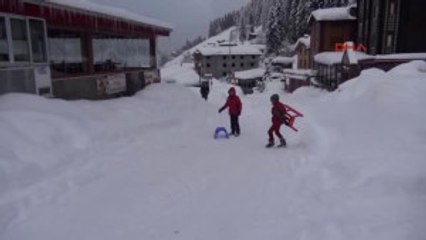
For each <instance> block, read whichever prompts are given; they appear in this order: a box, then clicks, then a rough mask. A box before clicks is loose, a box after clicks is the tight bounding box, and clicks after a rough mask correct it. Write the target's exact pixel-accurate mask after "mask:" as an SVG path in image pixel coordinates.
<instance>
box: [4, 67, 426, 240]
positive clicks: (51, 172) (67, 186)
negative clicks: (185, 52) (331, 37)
mask: <svg viewBox="0 0 426 240" xmlns="http://www.w3.org/2000/svg"><path fill="white" fill-rule="evenodd" d="M169 67H170V65H169ZM175 67H176V69H175V70H176V71H177V69H180V71H181V73H180V74H182V75H186V76H194V75H193V74H192V73H191V72H188V71H193V70H191V68H190V67H189V66H185V65H184V66H182V67H181V66H179V68H178V67H177V66H175ZM178 72H179V71H177V73H178ZM425 80H426V63H425V62H413V63H410V64H406V65H402V66H399V67H397V68H396V69H394V70H392V71H390V72H388V73H385V72H382V71H380V70H377V69H371V70H367V71H364V72H363V73H362V75H361V76H360V77H359V78H358V79H355V80H351V81H349V82H347V83H345V84H344V85H342V86H341V87H340V88H339V89H338V90H337V91H336V92H333V93H327V92H322V91H320V90H317V89H311V88H302V89H300V90H298V91H296V92H295V93H294V94H292V95H289V94H284V93H283V92H282V91H281V87H282V86H281V83H279V82H271V83H268V85H267V88H266V91H265V92H264V93H255V94H254V95H249V96H242V95H241V91H240V90H239V89H238V90H239V94H240V95H241V99H242V101H243V104H244V106H243V115H242V117H241V127H242V135H241V137H239V138H232V139H229V140H214V139H213V137H212V135H213V131H214V128H215V127H216V126H221V125H224V126H228V118H227V116H226V114H224V113H223V114H221V115H219V114H218V113H217V109H218V108H219V107H220V106H221V105H222V104H223V103H224V101H225V98H226V92H227V89H228V88H229V85H227V84H224V83H220V82H217V81H214V83H213V87H212V92H211V94H210V95H209V101H208V102H205V101H204V100H202V99H201V97H200V96H199V93H198V89H195V88H192V89H190V88H184V87H183V86H181V85H179V84H162V85H153V86H150V87H148V88H147V89H145V90H143V91H142V92H140V93H138V94H137V95H136V96H134V97H132V98H121V99H115V100H109V101H102V102H91V101H72V102H67V101H62V100H49V99H44V98H41V97H37V96H31V95H23V94H9V95H5V96H1V97H0V132H1V133H2V134H1V135H0V239H2V240H3V239H4V240H26V239H30V240H49V239H52V240H56V239H61V240H67V239H69V240H75V239H81V240H85V239H87V240H89V239H90V240H97V239H102V240H109V239H111V240H112V239H114V240H115V239H162V240H163V239H186V240H187V239H233V240H234V239H244V240H250V239H253V240H254V239H298V240H310V239H315V240H316V239H328V240H341V239H360V240H361V239H375V240H401V239H410V240H412V239H414V240H423V239H424V236H425V235H426V230H425V229H424V222H426V211H424V210H423V209H425V207H426V177H425V176H426V161H425V155H426V124H424V123H425V122H426V112H425V111H424V110H423V109H424V105H425V104H426V97H425V95H424V93H425V92H426V81H425ZM276 92H279V93H280V95H281V98H282V100H283V101H284V102H285V103H288V104H290V105H292V106H294V107H295V108H297V109H299V110H300V111H302V112H303V113H304V114H305V117H304V118H303V119H301V120H300V121H298V122H297V127H298V128H299V129H300V132H299V133H295V132H292V131H291V130H289V129H288V128H287V129H286V128H283V133H284V135H285V136H286V137H287V139H288V142H289V146H288V148H287V149H265V148H264V147H263V146H264V144H265V143H266V139H267V136H266V130H267V128H268V127H269V123H270V103H269V102H268V101H269V95H270V94H272V93H276Z"/></svg>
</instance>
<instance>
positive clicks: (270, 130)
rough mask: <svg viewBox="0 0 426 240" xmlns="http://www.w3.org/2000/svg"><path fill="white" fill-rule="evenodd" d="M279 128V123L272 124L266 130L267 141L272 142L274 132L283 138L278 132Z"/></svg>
mask: <svg viewBox="0 0 426 240" xmlns="http://www.w3.org/2000/svg"><path fill="white" fill-rule="evenodd" d="M280 128H281V124H272V127H271V128H269V130H268V135H269V142H274V133H275V135H277V137H278V138H279V139H280V140H282V139H284V138H283V135H281V133H280Z"/></svg>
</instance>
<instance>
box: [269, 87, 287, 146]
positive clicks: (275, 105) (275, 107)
mask: <svg viewBox="0 0 426 240" xmlns="http://www.w3.org/2000/svg"><path fill="white" fill-rule="evenodd" d="M271 103H272V110H271V113H272V126H271V127H270V128H269V130H268V135H269V143H268V145H266V147H268V148H269V147H273V146H274V144H275V142H274V133H275V135H277V137H278V138H279V139H280V145H279V146H282V147H285V146H286V145H287V143H286V141H285V139H284V137H283V136H282V135H281V133H280V128H281V125H282V124H286V125H288V120H287V118H286V116H285V114H286V108H285V106H284V104H282V103H281V102H280V99H279V96H278V94H274V95H272V96H271Z"/></svg>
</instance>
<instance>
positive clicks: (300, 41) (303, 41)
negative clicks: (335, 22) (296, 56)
mask: <svg viewBox="0 0 426 240" xmlns="http://www.w3.org/2000/svg"><path fill="white" fill-rule="evenodd" d="M299 44H303V45H305V47H306V48H307V49H309V48H311V36H309V35H305V36H303V37H301V38H299V39H297V41H296V43H295V44H294V45H292V50H293V51H294V50H296V48H297V47H298V46H299Z"/></svg>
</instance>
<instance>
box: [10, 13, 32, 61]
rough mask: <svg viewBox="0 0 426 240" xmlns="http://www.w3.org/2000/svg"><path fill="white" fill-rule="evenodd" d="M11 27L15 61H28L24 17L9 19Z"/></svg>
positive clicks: (28, 52) (28, 54)
mask: <svg viewBox="0 0 426 240" xmlns="http://www.w3.org/2000/svg"><path fill="white" fill-rule="evenodd" d="M10 25H11V29H12V43H13V56H14V60H15V62H29V61H30V51H29V46H28V36H27V24H26V21H25V20H24V19H15V18H12V19H10Z"/></svg>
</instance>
